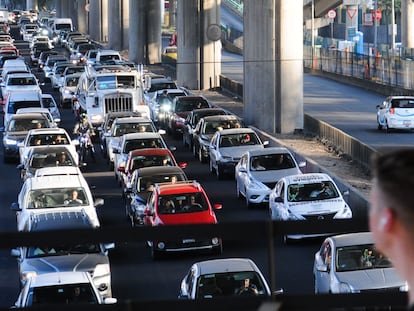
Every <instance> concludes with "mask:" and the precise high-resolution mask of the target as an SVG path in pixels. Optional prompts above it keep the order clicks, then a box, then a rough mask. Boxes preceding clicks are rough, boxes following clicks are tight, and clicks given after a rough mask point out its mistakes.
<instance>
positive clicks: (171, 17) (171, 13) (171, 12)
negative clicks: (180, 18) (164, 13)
mask: <svg viewBox="0 0 414 311" xmlns="http://www.w3.org/2000/svg"><path fill="white" fill-rule="evenodd" d="M176 9H177V0H170V6H169V8H168V21H169V26H170V27H175V18H176V16H177V11H176Z"/></svg>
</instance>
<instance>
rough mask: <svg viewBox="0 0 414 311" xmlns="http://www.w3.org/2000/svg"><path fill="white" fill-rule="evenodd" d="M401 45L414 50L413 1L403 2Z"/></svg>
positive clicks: (405, 0)
mask: <svg viewBox="0 0 414 311" xmlns="http://www.w3.org/2000/svg"><path fill="white" fill-rule="evenodd" d="M401 44H402V46H403V47H406V48H411V49H412V48H414V3H413V1H411V0H401Z"/></svg>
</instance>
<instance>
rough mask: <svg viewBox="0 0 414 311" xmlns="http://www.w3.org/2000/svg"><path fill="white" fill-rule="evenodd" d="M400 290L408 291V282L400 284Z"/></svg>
mask: <svg viewBox="0 0 414 311" xmlns="http://www.w3.org/2000/svg"><path fill="white" fill-rule="evenodd" d="M400 292H408V283H407V282H406V283H405V284H404V285H403V286H400Z"/></svg>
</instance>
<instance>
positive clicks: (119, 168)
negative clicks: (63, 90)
mask: <svg viewBox="0 0 414 311" xmlns="http://www.w3.org/2000/svg"><path fill="white" fill-rule="evenodd" d="M117 170H118V172H121V173H125V166H118V168H117Z"/></svg>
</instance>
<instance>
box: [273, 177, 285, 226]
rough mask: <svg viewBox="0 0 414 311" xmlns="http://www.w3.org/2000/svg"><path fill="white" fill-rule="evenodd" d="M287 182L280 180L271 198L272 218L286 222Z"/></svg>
mask: <svg viewBox="0 0 414 311" xmlns="http://www.w3.org/2000/svg"><path fill="white" fill-rule="evenodd" d="M285 188H286V187H285V181H284V180H283V179H281V180H279V181H278V183H277V184H276V186H275V187H274V188H273V190H272V192H271V193H270V196H269V208H270V216H271V218H272V219H273V220H286V219H287V213H286V212H285V206H284V202H285V194H284V192H285Z"/></svg>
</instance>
